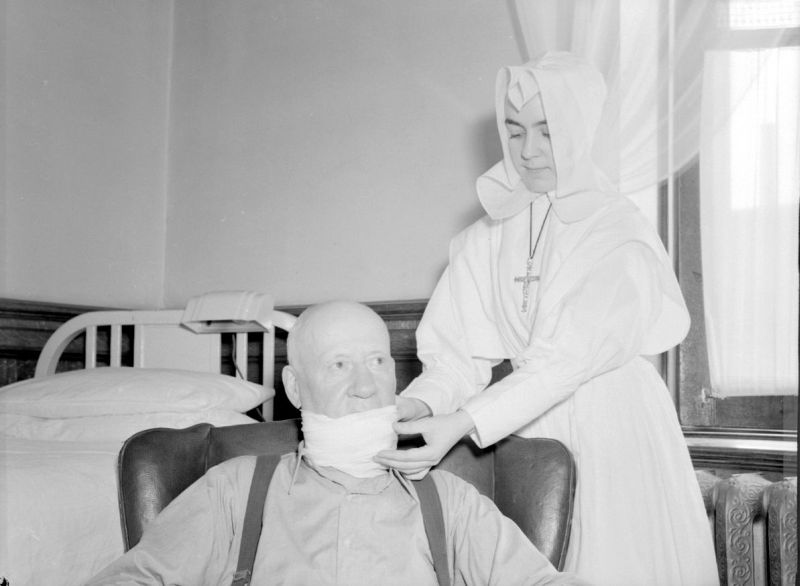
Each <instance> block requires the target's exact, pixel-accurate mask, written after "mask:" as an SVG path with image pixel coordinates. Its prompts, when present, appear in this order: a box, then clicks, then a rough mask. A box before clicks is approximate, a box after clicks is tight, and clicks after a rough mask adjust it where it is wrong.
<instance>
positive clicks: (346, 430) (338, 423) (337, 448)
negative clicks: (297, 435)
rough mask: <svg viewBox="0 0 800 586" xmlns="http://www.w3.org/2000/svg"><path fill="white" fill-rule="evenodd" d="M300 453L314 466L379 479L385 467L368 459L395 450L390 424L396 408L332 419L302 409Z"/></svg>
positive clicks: (395, 419) (395, 416) (395, 438)
mask: <svg viewBox="0 0 800 586" xmlns="http://www.w3.org/2000/svg"><path fill="white" fill-rule="evenodd" d="M301 416H302V420H303V451H304V453H305V455H307V456H308V457H309V458H310V459H311V461H312V462H314V464H316V465H317V466H330V467H332V468H336V469H337V470H341V471H342V472H346V473H347V474H350V475H351V476H356V477H358V478H371V477H373V476H379V475H380V474H382V473H383V472H384V471H385V470H386V466H383V465H381V464H378V463H377V462H373V460H372V458H373V457H374V456H375V455H376V454H377V453H378V452H380V451H382V450H393V449H395V448H396V447H397V434H396V433H395V431H394V428H393V427H392V424H393V423H394V422H395V421H397V407H396V406H394V405H390V406H389V407H383V408H381V409H372V410H370V411H363V412H361V413H351V414H350V415H345V416H343V417H337V418H332V417H328V416H326V415H320V414H318V413H310V412H308V411H305V410H303V411H302V413H301Z"/></svg>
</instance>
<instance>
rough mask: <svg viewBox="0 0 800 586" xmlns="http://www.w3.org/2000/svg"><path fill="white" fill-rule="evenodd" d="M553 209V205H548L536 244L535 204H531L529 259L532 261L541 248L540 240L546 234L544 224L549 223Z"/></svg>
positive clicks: (529, 210) (529, 209)
mask: <svg viewBox="0 0 800 586" xmlns="http://www.w3.org/2000/svg"><path fill="white" fill-rule="evenodd" d="M552 207H553V204H552V203H548V204H547V211H546V212H545V214H544V219H543V220H542V225H541V227H540V228H539V233H538V234H537V235H536V242H534V241H533V203H531V204H530V207H529V208H528V212H529V214H530V225H529V226H528V259H529V260H532V259H533V255H534V254H536V248H537V247H538V246H539V240H540V239H541V238H542V232H544V224H545V222H547V216H549V215H550V209H551V208H552Z"/></svg>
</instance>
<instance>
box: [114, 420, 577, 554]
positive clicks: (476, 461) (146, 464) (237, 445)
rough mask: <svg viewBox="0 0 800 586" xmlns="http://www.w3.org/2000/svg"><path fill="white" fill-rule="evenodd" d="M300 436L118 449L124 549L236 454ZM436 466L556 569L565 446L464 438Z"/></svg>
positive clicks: (214, 434) (164, 437)
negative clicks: (511, 524) (471, 489)
mask: <svg viewBox="0 0 800 586" xmlns="http://www.w3.org/2000/svg"><path fill="white" fill-rule="evenodd" d="M300 439H301V432H300V425H299V421H298V420H285V421H274V422H267V423H259V424H250V425H236V426H231V427H213V426H212V425H210V424H207V423H202V424H199V425H195V426H193V427H189V428H187V429H163V428H159V429H150V430H146V431H142V432H139V433H137V434H136V435H134V436H132V437H131V438H129V439H128V440H127V441H126V442H125V444H124V445H123V447H122V450H121V451H120V455H119V466H118V473H119V500H120V519H121V522H122V533H123V538H124V542H125V548H126V549H130V548H131V547H133V546H134V545H136V543H138V541H139V539H140V538H141V536H142V532H143V531H144V528H145V526H146V525H147V524H148V523H149V522H150V521H152V520H153V519H154V518H155V517H156V515H158V513H159V512H160V511H161V510H162V509H163V508H164V507H165V506H166V505H167V504H169V502H170V501H171V500H172V499H174V498H175V497H176V496H177V495H178V494H180V493H181V492H182V491H183V490H184V489H186V488H187V487H188V486H189V485H190V484H192V483H193V482H194V481H195V480H197V479H198V478H200V477H201V476H202V475H203V474H204V473H205V471H206V470H207V469H208V468H210V467H212V466H215V465H216V464H219V463H220V462H223V461H225V460H227V459H229V458H233V457H235V456H241V455H250V454H285V453H287V452H291V451H294V450H295V449H296V447H297V443H298V442H299V441H300ZM401 445H402V442H401ZM437 468H439V469H443V470H448V471H450V472H452V473H454V474H456V475H458V476H460V477H462V478H464V479H465V480H467V481H468V482H471V483H472V484H473V485H474V486H475V487H476V488H477V489H478V490H479V491H480V492H481V493H482V494H484V495H486V496H488V497H490V498H492V499H494V501H495V503H496V504H497V506H498V508H499V509H500V510H501V511H502V512H503V513H504V514H505V515H507V516H508V517H510V518H511V519H513V520H514V521H515V522H516V523H517V524H518V525H519V526H520V528H521V529H522V530H523V532H524V533H525V534H526V535H527V536H528V538H529V539H530V540H531V541H532V542H533V544H534V545H536V547H538V548H539V550H540V551H541V552H542V553H543V554H544V555H545V556H547V557H548V559H549V560H550V561H551V562H552V563H553V565H554V566H556V567H557V568H559V569H561V568H562V567H563V563H564V557H565V555H566V551H567V544H568V542H569V534H570V525H571V521H572V510H573V502H574V494H575V465H574V462H573V459H572V455H571V454H570V453H569V451H568V450H567V449H566V447H565V446H564V445H563V444H561V443H560V442H558V441H556V440H551V439H522V438H516V437H510V438H507V439H505V440H503V441H502V442H499V443H498V444H497V445H496V446H494V447H493V448H491V449H488V450H479V449H478V448H476V447H475V445H474V444H473V443H472V442H470V441H469V440H464V441H462V442H460V443H459V444H457V445H456V446H455V447H454V448H453V450H451V452H450V453H449V454H448V455H447V456H446V457H445V458H444V459H443V460H442V462H440V463H439V465H438V466H437Z"/></svg>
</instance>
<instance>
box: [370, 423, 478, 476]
mask: <svg viewBox="0 0 800 586" xmlns="http://www.w3.org/2000/svg"><path fill="white" fill-rule="evenodd" d="M474 428H475V424H474V422H473V421H472V417H470V416H469V414H468V413H467V412H466V411H460V410H459V411H456V412H455V413H450V414H448V415H437V416H435V417H426V418H424V419H419V420H417V421H399V422H397V423H395V424H394V430H395V431H396V432H397V433H398V434H400V435H421V436H422V438H423V439H424V440H425V445H424V446H422V447H420V448H411V449H408V450H384V451H382V452H378V454H377V455H376V456H375V461H376V462H378V463H379V464H383V465H384V466H388V467H389V468H395V469H396V470H399V471H400V472H402V473H403V474H405V475H406V476H408V477H409V478H411V479H412V480H417V479H419V478H422V477H423V476H425V475H426V474H427V473H428V470H430V469H431V467H432V466H435V465H436V464H438V463H439V461H441V459H442V458H444V456H445V454H447V452H449V451H450V448H452V447H453V446H454V445H455V444H456V442H458V440H460V439H461V438H462V437H464V436H465V435H466V434H468V433H469V432H470V431H472V430H473V429H474Z"/></svg>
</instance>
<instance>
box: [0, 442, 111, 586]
mask: <svg viewBox="0 0 800 586" xmlns="http://www.w3.org/2000/svg"><path fill="white" fill-rule="evenodd" d="M0 443H2V446H0V447H2V453H0V514H1V515H2V519H0V524H1V525H2V526H3V531H2V537H0V575H2V576H5V577H6V578H7V579H8V580H9V582H10V583H11V585H12V586H26V585H30V586H35V585H44V584H63V585H64V586H71V585H77V584H82V583H84V582H85V581H86V580H87V579H88V578H89V577H91V576H92V575H93V574H94V573H96V572H97V571H99V570H100V569H101V568H102V567H104V566H105V565H106V564H108V563H109V562H110V561H112V560H113V559H114V558H115V557H117V556H119V555H120V554H121V553H122V551H123V544H122V532H121V530H120V525H119V509H118V505H117V485H116V461H117V454H118V452H119V448H120V443H119V442H116V441H114V442H63V441H45V440H30V439H19V438H13V437H8V436H0Z"/></svg>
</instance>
